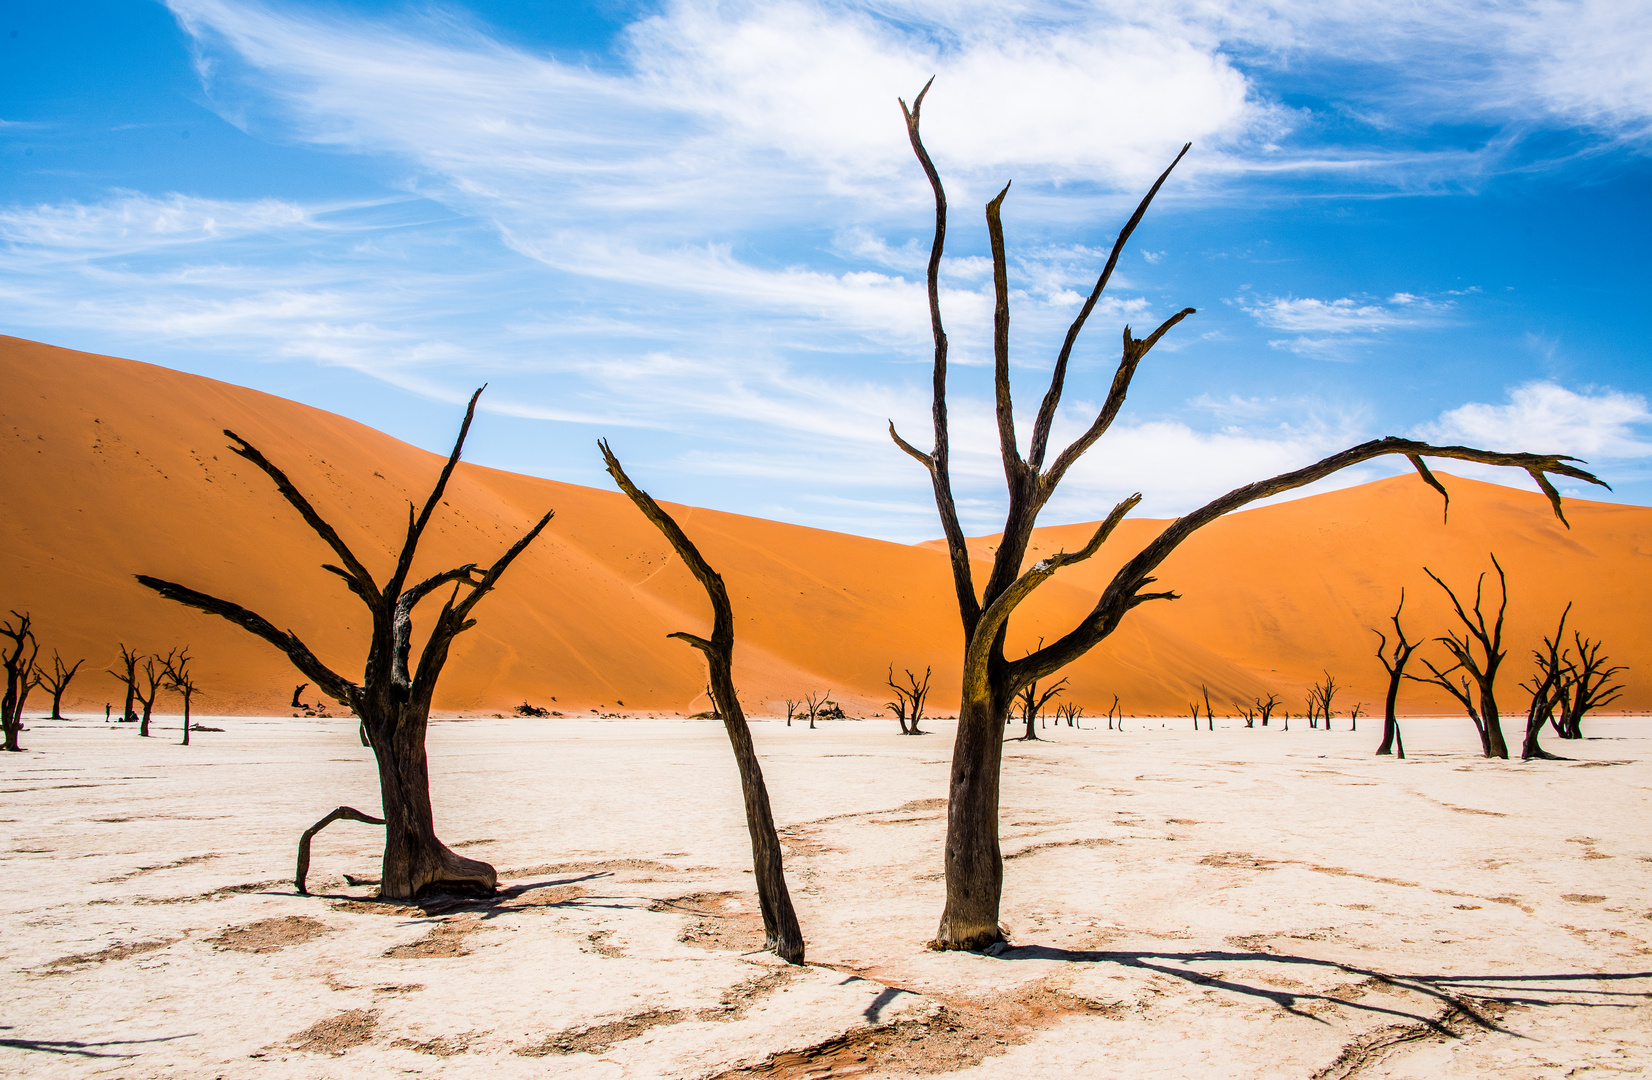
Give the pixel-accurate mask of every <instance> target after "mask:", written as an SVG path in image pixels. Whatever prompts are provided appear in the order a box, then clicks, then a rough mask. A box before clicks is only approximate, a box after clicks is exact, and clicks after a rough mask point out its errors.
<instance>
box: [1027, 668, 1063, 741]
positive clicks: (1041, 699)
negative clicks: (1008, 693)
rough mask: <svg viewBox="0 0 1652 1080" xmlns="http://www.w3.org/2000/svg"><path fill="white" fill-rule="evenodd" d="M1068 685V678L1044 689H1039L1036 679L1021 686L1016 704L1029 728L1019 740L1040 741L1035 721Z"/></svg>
mask: <svg viewBox="0 0 1652 1080" xmlns="http://www.w3.org/2000/svg"><path fill="white" fill-rule="evenodd" d="M1066 686H1067V680H1066V679H1062V680H1061V681H1060V682H1058V683H1054V684H1052V685H1050V686H1049V687H1047V688H1046V689H1044V690H1039V689H1038V683H1037V682H1036V681H1034V682H1030V683H1028V684H1027V685H1026V686H1023V687H1022V688H1021V693H1020V695H1019V696H1018V697H1017V698H1016V705H1017V707H1018V708H1019V709H1020V710H1021V719H1022V721H1023V722H1025V723H1026V725H1027V729H1026V732H1025V733H1024V734H1023V735H1022V736H1021V738H1019V739H1017V740H1016V741H1017V742H1037V741H1038V730H1037V729H1036V728H1035V727H1034V726H1033V725H1034V721H1036V720H1037V719H1038V717H1039V715H1040V714H1041V713H1042V712H1043V711H1044V706H1046V705H1048V704H1049V703H1050V701H1051V699H1052V698H1055V697H1057V696H1058V695H1060V694H1061V692H1062V691H1063V690H1065V689H1066Z"/></svg>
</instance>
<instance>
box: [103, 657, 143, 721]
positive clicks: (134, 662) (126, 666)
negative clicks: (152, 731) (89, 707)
mask: <svg viewBox="0 0 1652 1080" xmlns="http://www.w3.org/2000/svg"><path fill="white" fill-rule="evenodd" d="M119 646H120V663H121V668H122V670H121V671H116V670H114V669H113V668H110V669H109V674H111V675H113V676H114V677H115V678H116V679H119V680H120V681H121V682H122V683H124V684H125V686H126V704H125V705H123V706H121V710H120V719H121V723H124V724H135V723H137V720H138V714H137V713H135V712H133V711H132V703H133V701H135V700H136V699H137V696H138V654H137V652H136V651H135V650H132V649H128V648H127V647H126V643H125V642H120V643H119Z"/></svg>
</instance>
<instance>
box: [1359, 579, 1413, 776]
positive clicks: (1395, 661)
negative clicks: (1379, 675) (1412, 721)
mask: <svg viewBox="0 0 1652 1080" xmlns="http://www.w3.org/2000/svg"><path fill="white" fill-rule="evenodd" d="M1404 610H1405V589H1403V588H1402V589H1400V603H1399V606H1398V607H1396V608H1395V609H1394V614H1393V615H1391V616H1389V618H1390V620H1391V621H1392V622H1393V623H1394V650H1393V653H1392V654H1390V653H1389V651H1388V636H1387V635H1386V634H1384V633H1383V632H1382V631H1381V630H1378V629H1377V628H1376V627H1372V628H1371V632H1372V633H1373V634H1375V635H1377V640H1378V642H1379V644H1378V645H1377V659H1378V660H1380V661H1382V668H1383V670H1384V671H1386V672H1388V697H1387V699H1386V703H1385V704H1384V707H1383V721H1382V743H1381V744H1380V745H1379V746H1378V747H1377V755H1378V756H1379V757H1380V756H1382V755H1384V754H1392V753H1393V752H1394V743H1395V740H1396V739H1398V738H1399V734H1400V721H1399V717H1398V715H1397V714H1396V713H1395V711H1394V710H1395V708H1396V706H1397V705H1398V704H1399V700H1400V680H1401V679H1403V678H1405V665H1406V664H1408V663H1410V662H1411V654H1412V653H1414V652H1416V651H1417V647H1418V646H1419V645H1421V644H1422V642H1420V641H1411V640H1409V639H1407V638H1406V636H1405V628H1404V627H1402V626H1401V625H1400V612H1402V611H1404ZM1399 745H1400V753H1399V756H1400V757H1401V758H1404V757H1405V743H1404V741H1403V740H1402V741H1401V742H1400V744H1399Z"/></svg>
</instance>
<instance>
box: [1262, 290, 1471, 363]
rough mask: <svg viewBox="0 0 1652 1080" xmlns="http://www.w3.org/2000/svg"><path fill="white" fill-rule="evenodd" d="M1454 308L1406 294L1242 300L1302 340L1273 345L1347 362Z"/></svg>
mask: <svg viewBox="0 0 1652 1080" xmlns="http://www.w3.org/2000/svg"><path fill="white" fill-rule="evenodd" d="M1454 303H1455V302H1454V301H1452V300H1435V299H1430V298H1428V297H1424V296H1418V295H1415V294H1413V293H1407V292H1400V293H1394V294H1393V295H1392V296H1390V297H1388V298H1387V299H1386V300H1379V299H1376V298H1373V297H1362V298H1360V299H1355V298H1353V297H1348V296H1344V297H1341V298H1340V299H1336V300H1320V299H1316V298H1314V297H1306V296H1305V297H1296V296H1286V297H1266V298H1263V297H1256V298H1250V299H1241V300H1239V301H1238V305H1239V307H1241V308H1242V309H1243V310H1244V311H1245V312H1246V313H1247V314H1249V315H1250V316H1251V318H1253V319H1255V320H1256V322H1257V323H1258V324H1259V325H1261V326H1263V327H1265V328H1267V329H1269V330H1284V331H1286V332H1288V333H1293V334H1296V335H1297V336H1296V337H1294V338H1280V339H1276V340H1272V341H1269V342H1268V344H1269V345H1272V346H1273V347H1274V348H1276V349H1288V350H1290V351H1291V352H1294V353H1297V354H1299V355H1302V356H1310V357H1315V358H1318V359H1325V360H1342V359H1347V358H1349V356H1350V353H1351V351H1352V350H1353V349H1354V348H1355V347H1357V346H1360V345H1365V344H1369V343H1370V342H1373V341H1376V340H1377V339H1378V338H1380V337H1381V336H1383V335H1384V334H1385V333H1387V332H1388V331H1391V330H1398V329H1404V328H1408V327H1418V326H1429V325H1436V324H1438V323H1439V322H1441V321H1442V320H1443V319H1444V318H1445V317H1446V313H1447V312H1449V311H1450V310H1451V309H1452V307H1453V306H1454Z"/></svg>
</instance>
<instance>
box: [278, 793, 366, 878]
mask: <svg viewBox="0 0 1652 1080" xmlns="http://www.w3.org/2000/svg"><path fill="white" fill-rule="evenodd" d="M340 818H344V819H347V820H349V821H360V822H362V823H364V824H367V825H383V824H384V819H383V818H377V817H373V816H372V815H371V814H364V813H362V812H361V811H360V810H357V809H356V808H355V807H353V806H341V807H339V808H338V809H337V810H334V811H333V812H332V813H330V814H328V815H327V816H326V817H324V818H322V819H321V820H320V821H318V822H316V823H315V824H314V825H311V826H310V827H309V828H308V829H305V830H304V835H303V836H300V837H299V838H298V869H297V870H296V871H294V873H293V885H294V886H296V887H297V889H298V895H300V896H308V895H310V890H309V889H306V888H305V887H304V881H305V879H306V878H308V877H309V876H310V841H311V840H314V839H315V834H316V833H318V832H320V831H321V830H322V829H325V828H326V827H327V826H329V825H331V824H332V823H333V822H335V821H337V820H339V819H340Z"/></svg>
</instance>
